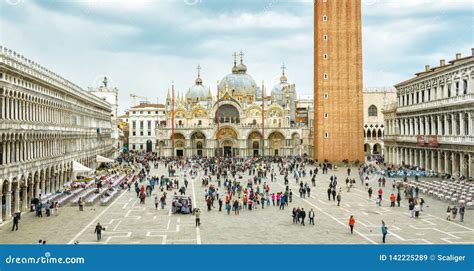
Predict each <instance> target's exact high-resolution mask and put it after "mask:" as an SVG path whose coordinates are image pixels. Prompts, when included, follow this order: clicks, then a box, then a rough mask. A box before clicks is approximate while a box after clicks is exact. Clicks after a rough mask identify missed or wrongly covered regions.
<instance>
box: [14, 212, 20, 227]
mask: <svg viewBox="0 0 474 271" xmlns="http://www.w3.org/2000/svg"><path fill="white" fill-rule="evenodd" d="M20 218H21V214H20V213H16V214H15V215H14V216H13V225H12V231H14V230H15V231H17V230H18V223H19V222H20Z"/></svg>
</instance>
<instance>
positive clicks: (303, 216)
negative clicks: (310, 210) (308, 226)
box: [300, 208, 306, 226]
mask: <svg viewBox="0 0 474 271" xmlns="http://www.w3.org/2000/svg"><path fill="white" fill-rule="evenodd" d="M300 216H301V225H303V226H305V225H304V219H305V218H306V211H305V210H304V208H301V211H300Z"/></svg>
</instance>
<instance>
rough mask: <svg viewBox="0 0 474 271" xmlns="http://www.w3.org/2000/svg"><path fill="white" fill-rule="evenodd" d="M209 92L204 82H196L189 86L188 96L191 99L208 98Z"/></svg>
mask: <svg viewBox="0 0 474 271" xmlns="http://www.w3.org/2000/svg"><path fill="white" fill-rule="evenodd" d="M208 92H209V91H208V89H206V87H204V86H203V85H202V84H199V85H198V84H196V85H194V86H192V87H190V88H189V90H188V94H187V96H188V98H191V99H197V98H206V97H207V95H208Z"/></svg>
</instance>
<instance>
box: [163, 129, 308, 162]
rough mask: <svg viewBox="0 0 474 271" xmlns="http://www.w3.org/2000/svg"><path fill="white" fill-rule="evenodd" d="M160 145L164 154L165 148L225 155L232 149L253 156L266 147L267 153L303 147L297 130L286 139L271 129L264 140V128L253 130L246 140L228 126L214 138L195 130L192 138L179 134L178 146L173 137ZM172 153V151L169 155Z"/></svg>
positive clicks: (182, 152)
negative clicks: (262, 129)
mask: <svg viewBox="0 0 474 271" xmlns="http://www.w3.org/2000/svg"><path fill="white" fill-rule="evenodd" d="M157 146H158V148H159V149H160V150H159V151H158V152H159V153H162V154H164V153H163V151H164V150H163V149H165V148H173V149H175V150H176V151H177V153H175V154H174V155H178V156H180V154H182V155H184V156H186V155H202V156H204V155H206V156H207V155H210V154H211V153H212V155H218V156H221V155H223V154H224V152H225V151H230V152H232V153H231V154H232V155H233V156H237V155H242V156H252V155H262V152H263V151H264V150H263V149H264V146H265V148H266V150H265V153H268V154H273V155H283V153H284V152H283V150H282V149H283V148H290V149H295V150H297V149H299V147H300V146H301V136H300V135H299V133H297V132H295V133H292V135H291V136H290V137H289V138H286V137H285V136H284V134H283V132H280V131H269V134H268V136H267V137H266V138H265V139H263V137H262V134H261V132H260V131H257V130H252V131H249V132H248V134H247V136H246V137H245V138H244V139H242V138H240V137H239V134H238V132H237V131H236V130H235V129H233V128H232V127H231V126H225V127H222V128H221V129H219V130H218V131H216V133H215V136H214V137H213V138H208V137H206V135H205V134H204V133H203V132H201V131H194V132H192V133H191V134H190V135H189V137H185V135H184V134H182V133H179V132H178V133H175V135H174V145H172V139H171V138H170V139H169V140H159V141H158V142H157ZM185 149H186V150H188V151H184V150H185ZM169 155H172V154H169Z"/></svg>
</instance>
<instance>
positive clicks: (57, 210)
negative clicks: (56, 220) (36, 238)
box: [54, 201, 59, 216]
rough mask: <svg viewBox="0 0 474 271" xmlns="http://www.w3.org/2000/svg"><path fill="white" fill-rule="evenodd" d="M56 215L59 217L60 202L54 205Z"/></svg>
mask: <svg viewBox="0 0 474 271" xmlns="http://www.w3.org/2000/svg"><path fill="white" fill-rule="evenodd" d="M54 215H55V216H58V215H59V202H58V201H56V202H55V203H54Z"/></svg>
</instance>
